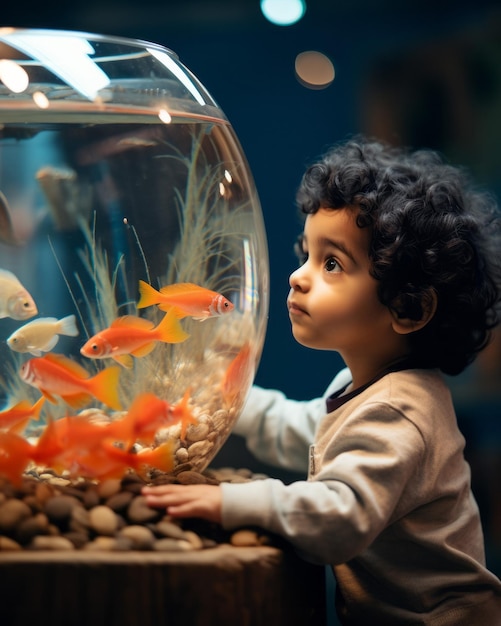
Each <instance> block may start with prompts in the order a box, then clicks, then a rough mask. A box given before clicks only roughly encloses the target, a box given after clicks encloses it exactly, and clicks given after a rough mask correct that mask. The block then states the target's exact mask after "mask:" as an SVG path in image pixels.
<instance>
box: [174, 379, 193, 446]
mask: <svg viewBox="0 0 501 626" xmlns="http://www.w3.org/2000/svg"><path fill="white" fill-rule="evenodd" d="M189 400H190V390H189V389H187V390H186V391H185V393H184V396H183V397H182V398H181V400H180V401H179V402H178V403H177V404H175V405H174V406H173V407H171V412H172V417H173V418H174V420H175V422H178V421H180V422H181V439H184V437H185V435H186V429H187V428H188V425H189V424H196V423H197V419H196V418H195V416H194V415H193V413H192V412H191V411H190V408H189V406H188V404H189Z"/></svg>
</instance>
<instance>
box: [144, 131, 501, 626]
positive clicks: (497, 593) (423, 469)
mask: <svg viewBox="0 0 501 626" xmlns="http://www.w3.org/2000/svg"><path fill="white" fill-rule="evenodd" d="M297 197H298V203H299V206H300V208H301V209H302V212H303V213H304V214H305V215H306V217H305V223H304V233H303V235H302V237H301V247H300V248H301V265H300V267H299V269H297V270H296V271H294V272H293V273H292V275H291V277H290V286H291V289H290V294H289V297H288V301H287V304H288V308H289V315H290V320H291V324H292V332H293V335H294V337H295V338H296V340H297V341H298V342H299V343H301V344H303V345H305V346H308V347H310V348H315V349H320V350H335V351H337V352H338V353H339V354H340V355H341V357H342V359H343V361H344V363H345V364H346V366H347V368H346V369H344V370H342V372H340V373H339V375H338V376H337V377H336V378H335V379H334V381H333V382H332V383H331V385H330V386H329V389H328V390H327V392H326V394H325V395H324V398H323V399H316V400H312V401H310V402H295V401H293V400H289V399H287V398H285V397H284V396H283V395H282V394H281V393H280V392H278V391H274V390H264V389H260V388H257V387H255V388H253V390H252V392H251V394H250V396H249V399H248V402H247V406H246V409H245V411H244V412H243V415H242V416H241V418H240V420H239V421H238V423H237V425H236V427H235V430H234V432H235V433H239V434H242V435H244V436H245V437H246V438H247V444H248V445H249V447H250V449H251V450H252V451H253V452H254V453H255V454H256V456H258V457H259V458H261V459H262V460H264V461H267V462H268V463H273V464H275V465H281V466H283V467H287V468H289V469H296V470H301V469H303V468H305V467H307V468H308V480H307V481H297V482H293V483H291V484H290V485H286V484H284V483H282V482H280V481H279V480H275V479H272V478H270V479H265V480H260V481H252V482H249V483H245V484H226V483H224V484H222V485H221V486H209V485H190V486H181V485H165V486H157V487H146V488H145V489H144V491H143V493H144V495H145V496H146V498H147V501H148V503H149V504H150V505H151V506H154V507H162V508H163V507H165V508H166V509H167V512H168V513H169V515H172V516H173V517H178V518H182V517H201V518H205V519H207V520H211V521H214V522H220V523H221V524H222V525H223V526H224V527H225V528H226V529H232V528H237V527H239V526H247V525H257V526H260V527H262V528H264V529H267V530H268V531H272V532H274V533H277V534H279V535H282V536H283V537H285V538H286V539H288V540H289V541H290V543H291V544H292V545H293V546H295V547H296V549H297V550H298V551H299V552H300V553H301V554H302V555H304V557H305V558H307V559H309V560H313V561H315V562H318V563H325V564H330V565H331V566H332V568H333V570H334V575H335V577H336V581H337V586H336V587H337V598H336V606H337V612H338V615H339V619H340V621H341V623H342V624H357V625H360V626H367V625H369V624H370V625H375V626H376V625H377V626H392V625H398V626H403V625H405V624H413V625H417V624H426V625H430V626H431V625H433V626H439V625H440V626H453V625H454V626H475V625H479V626H480V625H481V626H495V625H498V624H501V582H500V580H499V579H498V578H497V577H496V576H495V575H494V574H492V573H491V572H489V571H488V570H487V569H486V567H485V557H484V545H483V536H482V529H481V524H480V519H479V512H478V509H477V506H476V503H475V501H474V498H473V495H472V492H471V488H470V470H469V467H468V465H467V463H466V462H465V459H464V456H463V448H464V443H465V442H464V439H463V437H462V435H461V433H460V432H459V430H458V427H457V423H456V417H455V414H454V408H453V404H452V401H451V397H450V393H449V391H448V389H447V386H446V383H445V382H444V378H443V376H442V372H443V373H445V374H458V373H460V372H461V371H462V370H463V369H464V368H465V367H466V366H467V365H468V364H469V363H471V361H472V360H473V359H474V358H475V356H476V355H477V354H478V352H479V351H480V350H482V348H484V346H485V345H486V343H487V342H488V339H489V334H490V330H491V329H492V328H494V326H496V325H497V323H498V313H497V307H498V305H499V302H500V298H501V278H500V277H501V260H500V250H501V247H500V243H501V226H500V218H499V215H498V214H497V213H496V206H495V204H494V202H493V201H492V199H490V198H489V197H488V196H487V195H484V194H480V193H477V192H475V191H473V190H472V189H471V188H470V187H469V186H467V184H466V176H465V174H464V173H463V172H462V171H460V170H459V169H456V168H453V167H451V166H449V165H447V164H446V163H445V162H443V161H442V160H441V159H440V158H439V157H438V156H437V155H436V154H434V153H432V152H429V151H419V152H407V151H404V150H400V149H396V148H391V147H388V146H385V145H382V144H380V143H378V142H371V141H368V140H365V139H363V138H356V139H354V140H352V141H350V142H348V143H346V144H343V145H340V146H337V147H335V148H334V149H332V150H331V151H330V152H329V153H328V154H327V155H326V156H325V157H324V158H323V159H322V160H320V161H319V162H318V163H316V164H314V165H312V166H311V167H310V168H309V169H308V170H307V171H306V173H305V175H304V177H303V180H302V183H301V186H300V188H299V191H298V196H297Z"/></svg>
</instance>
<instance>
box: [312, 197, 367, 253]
mask: <svg viewBox="0 0 501 626" xmlns="http://www.w3.org/2000/svg"><path fill="white" fill-rule="evenodd" d="M357 215H358V212H357V211H354V210H352V209H348V208H346V209H344V208H343V209H331V208H320V209H319V210H318V211H316V212H315V213H311V214H309V215H308V216H307V217H306V220H305V223H304V229H303V236H302V240H303V245H306V246H309V247H311V246H315V245H319V246H325V245H329V243H330V242H336V243H338V244H339V243H340V242H344V244H345V245H349V247H350V248H354V249H357V250H358V252H359V253H362V254H365V253H366V252H367V251H368V250H369V246H370V239H371V233H370V229H368V228H361V227H360V226H359V225H358V224H357Z"/></svg>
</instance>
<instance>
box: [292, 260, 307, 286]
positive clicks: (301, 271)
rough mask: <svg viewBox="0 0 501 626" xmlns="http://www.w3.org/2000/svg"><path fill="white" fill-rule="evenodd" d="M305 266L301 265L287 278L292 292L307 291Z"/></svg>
mask: <svg viewBox="0 0 501 626" xmlns="http://www.w3.org/2000/svg"><path fill="white" fill-rule="evenodd" d="M305 265H306V264H305ZM305 265H301V267H298V268H297V270H294V271H293V272H292V274H291V275H290V276H289V285H290V286H291V289H293V290H294V291H307V289H308V280H307V275H306V271H305Z"/></svg>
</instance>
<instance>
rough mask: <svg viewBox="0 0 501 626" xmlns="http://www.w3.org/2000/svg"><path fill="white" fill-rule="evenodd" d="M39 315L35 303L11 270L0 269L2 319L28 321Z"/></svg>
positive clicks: (0, 316)
mask: <svg viewBox="0 0 501 626" xmlns="http://www.w3.org/2000/svg"><path fill="white" fill-rule="evenodd" d="M37 313H38V309H37V305H36V304H35V301H34V300H33V298H32V297H31V295H30V294H29V293H28V291H27V290H26V288H25V287H23V285H22V284H21V283H20V282H19V279H18V278H17V276H15V275H14V274H13V273H12V272H9V270H4V269H0V318H3V317H10V318H12V319H13V320H27V319H29V318H30V317H33V316H34V315H36V314H37Z"/></svg>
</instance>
